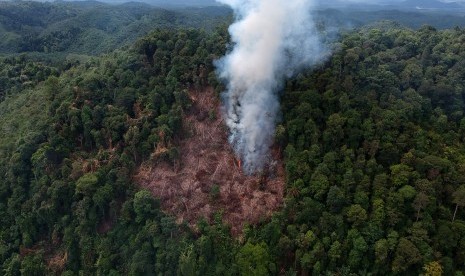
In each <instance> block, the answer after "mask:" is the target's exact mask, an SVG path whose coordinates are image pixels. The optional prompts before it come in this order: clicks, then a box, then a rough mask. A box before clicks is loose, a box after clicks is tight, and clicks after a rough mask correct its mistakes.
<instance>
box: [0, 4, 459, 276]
mask: <svg viewBox="0 0 465 276" xmlns="http://www.w3.org/2000/svg"><path fill="white" fill-rule="evenodd" d="M24 5H33V4H31V3H29V2H27V3H25V4H24ZM34 5H35V3H34ZM37 5H43V4H39V3H37ZM44 5H45V6H47V5H49V7H51V4H44ZM1 11H2V12H4V11H5V10H3V9H2V10H1ZM38 13H39V14H40V10H39V11H38ZM57 16H58V15H57ZM1 18H4V17H1V16H0V20H2V19H1ZM37 18H39V17H37ZM31 20H39V19H34V17H31ZM34 24H36V23H31V26H32V25H34ZM41 24H42V23H40V22H39V23H37V24H36V25H35V26H41ZM202 24H203V23H202ZM3 28H5V27H3ZM12 28H13V27H12ZM38 28H39V27H38ZM11 30H13V29H11ZM34 30H37V29H34ZM86 31H87V30H86V29H84V32H86ZM2 41H4V40H2ZM44 41H45V42H48V40H47V39H45V40H44ZM57 41H58V42H59V43H61V41H62V40H57ZM63 41H66V39H64V40H63ZM228 41H229V37H228V34H227V30H226V26H219V27H216V28H215V27H213V28H211V29H209V30H208V31H201V30H196V29H185V28H176V29H171V28H166V26H160V28H159V29H157V30H154V31H152V32H151V33H150V34H148V35H146V36H144V37H142V38H139V39H137V41H136V42H134V43H132V44H131V46H129V47H126V48H123V49H119V50H114V51H111V52H109V53H107V54H105V55H101V56H96V57H87V58H85V59H82V58H81V59H79V60H74V61H73V60H70V59H68V60H61V59H59V60H55V61H53V62H52V61H50V60H45V59H41V58H40V56H34V55H29V54H23V55H9V56H7V57H3V58H0V64H1V67H0V176H1V177H0V237H1V241H2V242H1V243H0V260H1V264H2V267H1V269H2V274H4V275H20V274H24V275H42V274H52V275H53V274H63V275H80V274H82V275H94V274H100V275H154V274H162V275H270V274H271V275H276V274H285V275H297V274H299V275H300V274H302V275H309V274H312V275H358V274H370V273H371V274H387V275H392V274H405V275H418V274H420V273H423V274H425V275H438V274H434V273H438V272H439V273H440V272H442V273H443V274H444V275H457V276H458V275H463V271H465V178H464V175H465V150H464V149H465V147H464V146H465V144H464V143H465V140H464V138H463V137H464V134H465V116H464V112H463V109H464V105H465V97H464V95H465V84H464V79H465V64H464V61H465V46H464V45H465V30H464V29H463V28H459V27H456V28H451V29H447V30H437V29H435V28H434V27H431V26H423V27H421V28H420V29H418V30H412V29H408V28H404V27H401V26H399V25H397V24H386V23H382V24H375V25H370V26H367V27H363V28H359V29H357V30H354V31H350V32H347V33H344V34H342V35H341V36H340V37H339V38H338V39H337V40H336V41H335V42H334V43H333V44H332V46H331V47H332V51H333V52H332V55H331V57H329V58H328V60H327V61H326V62H325V63H324V64H321V65H320V66H318V68H313V69H312V70H307V71H305V72H303V73H301V74H299V75H297V76H295V77H294V78H292V79H290V80H288V81H287V83H286V86H285V88H284V91H283V93H282V106H281V110H282V120H281V121H280V122H279V124H278V126H277V127H276V135H275V143H276V145H277V146H278V147H279V148H281V149H282V152H283V156H284V164H285V169H286V177H287V179H286V182H287V183H286V189H285V203H284V204H283V207H282V209H281V210H280V211H278V212H277V213H275V215H274V216H273V217H272V218H271V219H269V220H266V221H263V222H261V223H259V224H257V225H250V226H246V227H245V228H244V230H243V232H242V234H241V235H240V236H234V237H233V236H232V235H231V232H230V226H228V225H227V224H225V223H223V219H222V214H221V212H218V213H217V214H215V216H214V218H213V220H211V221H207V220H200V221H199V222H198V224H197V226H196V228H195V229H191V228H189V227H188V226H187V225H186V224H185V223H181V224H178V223H176V221H175V218H174V217H172V216H171V215H170V214H166V213H164V212H162V211H161V208H160V206H161V202H160V201H159V199H157V198H154V197H153V196H152V194H151V193H150V191H148V190H145V189H141V188H140V187H139V186H137V185H136V184H135V183H134V181H133V177H134V173H135V171H136V170H137V168H138V167H139V166H140V165H141V163H142V162H144V161H145V162H152V164H153V166H157V164H158V162H159V161H160V159H161V160H164V161H167V162H171V163H172V164H173V165H174V164H176V162H177V160H179V156H180V155H181V154H182V152H179V149H178V148H177V143H178V142H179V141H180V140H181V139H183V137H184V136H186V135H188V134H186V133H184V132H183V124H184V123H185V122H184V121H183V115H184V114H185V112H187V110H188V109H189V108H190V106H191V104H192V102H191V99H190V98H189V97H188V95H187V91H188V89H189V88H190V87H202V86H211V87H213V88H215V90H216V92H217V93H218V97H219V93H220V92H221V91H222V90H223V89H224V88H223V87H222V84H221V83H219V82H218V80H217V78H216V76H215V73H214V66H213V61H214V60H216V59H218V58H219V57H220V56H222V55H223V54H224V53H225V51H226V49H227V45H228ZM33 45H35V44H33ZM72 47H77V46H76V45H74V44H73V46H70V48H69V49H71V48H72ZM99 49H100V48H99ZM103 49H105V48H103ZM104 51H105V50H104ZM85 53H86V54H89V52H85ZM200 66H202V68H205V70H206V72H203V71H202V70H199V68H200ZM203 66H205V67H203ZM201 72H203V73H202V74H203V75H201ZM160 144H163V145H166V146H167V150H166V151H164V152H163V154H161V155H157V156H156V158H154V157H153V155H152V154H151V153H153V152H154V150H156V148H157V145H160ZM218 185H221V183H218ZM212 193H214V191H212Z"/></svg>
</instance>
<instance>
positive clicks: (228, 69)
mask: <svg viewBox="0 0 465 276" xmlns="http://www.w3.org/2000/svg"><path fill="white" fill-rule="evenodd" d="M217 1H218V2H220V3H223V4H226V5H229V6H230V7H231V8H232V9H233V10H234V13H235V18H236V21H235V23H234V24H232V25H231V26H230V27H229V33H230V34H231V39H232V43H233V46H234V48H233V50H232V51H231V52H230V53H229V54H228V55H226V56H225V57H223V58H222V59H221V60H219V61H218V62H217V72H218V74H219V76H220V78H221V79H223V80H224V81H225V83H226V84H227V90H226V91H225V92H224V93H223V103H224V116H225V120H226V124H227V126H228V127H229V129H230V132H231V135H230V137H229V139H230V143H231V144H232V146H233V148H234V150H235V152H236V154H237V156H238V158H240V159H241V160H242V164H243V170H244V172H245V173H247V174H252V173H255V172H260V171H261V170H263V168H264V167H265V166H266V164H267V162H269V161H270V160H271V159H270V158H271V157H270V146H271V145H272V143H273V135H274V132H275V124H276V120H277V114H278V111H279V101H278V93H279V90H280V89H281V88H282V84H283V81H284V79H285V78H286V77H290V76H292V75H293V74H295V72H297V71H298V70H300V69H302V68H304V67H307V66H310V65H312V64H315V63H316V62H318V61H319V60H320V59H321V57H322V51H321V50H322V47H321V43H320V40H319V37H318V33H317V31H316V29H315V24H314V22H313V20H312V16H311V10H312V8H313V5H314V1H313V0H217Z"/></svg>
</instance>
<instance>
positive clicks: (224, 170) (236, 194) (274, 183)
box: [135, 88, 285, 235]
mask: <svg viewBox="0 0 465 276" xmlns="http://www.w3.org/2000/svg"><path fill="white" fill-rule="evenodd" d="M189 96H190V97H191V100H192V107H191V109H190V110H189V111H188V112H186V115H185V117H184V121H183V124H184V129H185V132H186V133H191V135H185V136H187V138H184V139H182V140H181V141H179V144H178V145H177V146H178V148H179V152H180V160H179V164H177V165H175V166H173V165H170V164H168V163H166V162H158V163H156V162H150V163H149V162H148V163H146V164H143V165H142V166H141V167H140V168H139V171H138V173H137V175H136V177H135V179H136V181H137V183H139V185H140V186H142V187H144V188H147V189H149V190H150V191H152V193H153V195H154V196H155V197H157V198H159V199H160V200H161V205H162V208H163V210H164V211H165V212H167V213H170V214H172V215H174V216H176V217H177V220H178V223H181V222H184V221H186V222H187V223H189V225H191V226H192V227H193V228H194V229H195V225H196V223H197V221H198V219H200V218H202V217H204V218H206V219H207V220H209V221H210V220H211V219H212V217H213V215H214V214H215V213H216V212H217V211H222V212H223V219H224V222H225V223H227V224H229V225H230V226H231V231H232V233H233V234H234V235H238V234H240V233H241V231H242V228H243V226H244V224H245V223H249V224H255V223H258V222H260V221H261V220H263V219H266V218H268V217H270V216H271V215H272V213H273V212H274V211H276V210H277V209H278V208H280V206H281V205H282V202H283V189H284V183H285V180H284V169H283V165H282V162H281V161H280V159H279V153H275V154H274V156H275V158H276V159H277V160H278V161H277V162H274V163H276V164H275V165H274V166H272V167H270V168H269V169H268V170H267V173H266V174H261V175H256V176H247V175H244V174H243V173H242V171H241V169H240V161H239V160H237V159H236V158H235V155H234V153H233V151H232V149H231V147H230V145H229V144H228V141H227V128H226V126H225V125H224V122H223V120H222V118H221V113H220V104H219V100H218V97H217V96H216V95H215V92H214V91H213V89H212V88H207V89H203V90H202V91H195V90H191V91H190V92H189Z"/></svg>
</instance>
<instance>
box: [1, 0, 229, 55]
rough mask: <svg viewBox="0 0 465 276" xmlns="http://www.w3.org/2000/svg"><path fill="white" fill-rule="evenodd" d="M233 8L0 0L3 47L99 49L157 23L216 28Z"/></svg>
mask: <svg viewBox="0 0 465 276" xmlns="http://www.w3.org/2000/svg"><path fill="white" fill-rule="evenodd" d="M212 9H216V10H215V11H213V10H212ZM228 14H229V10H228V9H226V8H224V7H216V8H214V7H212V8H208V9H203V8H194V9H193V10H189V12H187V11H185V10H182V9H178V10H176V11H173V10H170V11H168V10H164V9H160V8H155V7H153V6H150V5H148V4H143V3H135V2H131V3H124V4H120V5H110V4H104V3H101V2H96V1H82V2H54V3H40V2H0V37H1V38H3V39H2V40H1V41H0V52H1V53H15V52H45V53H54V52H66V53H80V54H92V55H94V54H99V53H104V52H108V51H111V50H114V49H116V48H119V47H121V46H124V45H129V44H130V43H132V42H134V41H135V40H136V39H137V38H139V37H141V36H143V35H146V34H147V33H148V32H150V31H151V30H153V29H154V28H176V27H194V28H204V29H212V28H213V27H214V26H215V25H217V24H218V23H220V22H223V21H224V17H225V16H226V15H228Z"/></svg>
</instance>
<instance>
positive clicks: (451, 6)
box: [317, 0, 465, 13]
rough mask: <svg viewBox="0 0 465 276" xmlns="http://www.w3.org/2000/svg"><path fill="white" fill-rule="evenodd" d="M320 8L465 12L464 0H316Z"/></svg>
mask: <svg viewBox="0 0 465 276" xmlns="http://www.w3.org/2000/svg"><path fill="white" fill-rule="evenodd" d="M317 2H318V5H319V7H320V8H336V9H338V8H344V9H351V10H389V9H396V10H403V11H411V10H426V11H444V12H453V13H465V2H464V1H455V2H454V1H447V2H444V1H439V0H405V1H379V2H376V3H370V4H366V3H361V2H360V3H357V2H349V1H344V0H317Z"/></svg>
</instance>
